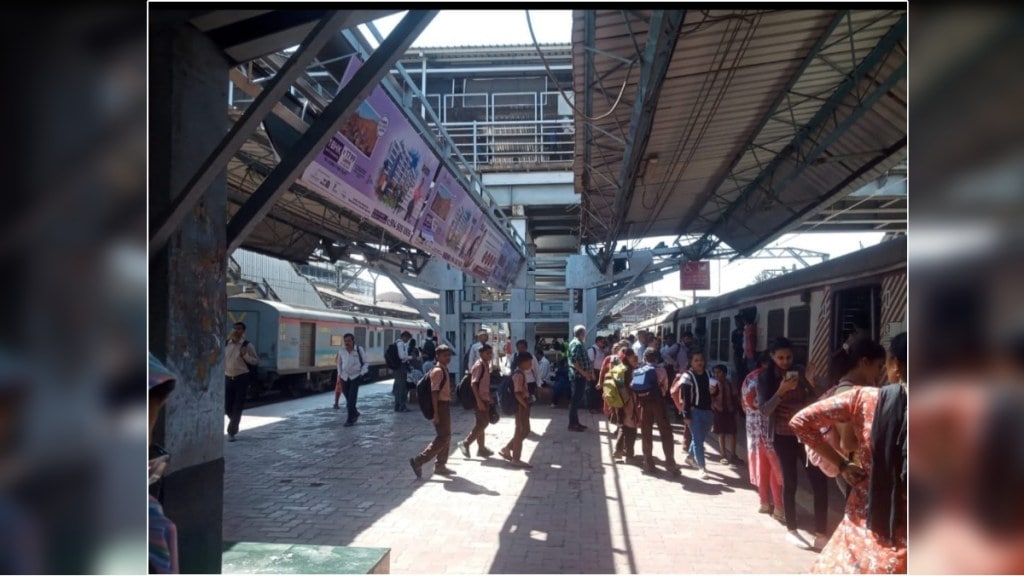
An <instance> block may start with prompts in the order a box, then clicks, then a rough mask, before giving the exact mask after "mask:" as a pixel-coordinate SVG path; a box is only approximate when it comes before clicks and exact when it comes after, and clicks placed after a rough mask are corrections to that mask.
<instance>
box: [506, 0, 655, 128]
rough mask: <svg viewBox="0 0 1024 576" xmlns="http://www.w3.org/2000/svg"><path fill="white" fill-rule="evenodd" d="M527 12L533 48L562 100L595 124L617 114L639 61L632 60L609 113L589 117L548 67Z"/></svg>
mask: <svg viewBox="0 0 1024 576" xmlns="http://www.w3.org/2000/svg"><path fill="white" fill-rule="evenodd" d="M525 12H526V25H527V27H528V28H529V29H530V39H531V40H533V47H534V48H535V49H536V50H537V54H539V55H540V59H541V62H543V63H544V69H545V70H547V73H548V77H549V78H551V81H552V82H553V83H554V85H555V88H557V89H558V93H559V94H560V95H561V96H562V99H563V100H565V103H566V104H568V105H569V107H570V108H572V109H573V111H574V112H576V114H579V116H580V117H581V118H583V119H584V120H588V121H590V122H594V121H596V120H603V119H605V118H607V117H608V116H611V115H612V113H613V112H615V109H616V108H618V106H619V102H621V101H622V95H623V94H624V93H625V92H626V86H627V85H628V84H629V75H630V73H631V72H632V71H633V66H634V65H636V61H637V59H636V58H633V59H632V60H630V62H629V68H627V69H626V78H625V79H624V80H623V81H622V87H621V88H619V95H618V96H617V97H616V98H615V102H614V103H613V104H612V107H611V108H610V109H609V110H608V111H607V112H605V113H604V114H602V115H600V116H596V117H593V118H592V117H590V116H587V115H586V114H584V113H583V112H580V110H579V108H577V107H576V105H575V104H574V103H573V101H572V100H570V99H569V97H568V96H566V95H565V90H564V89H562V84H561V83H560V82H559V81H558V79H557V78H555V73H554V72H552V70H551V66H550V65H548V59H547V58H546V57H545V56H544V51H543V50H541V49H540V44H539V43H538V42H537V36H536V35H535V34H534V33H533V21H532V20H530V11H529V10H526V11H525ZM588 88H589V87H588Z"/></svg>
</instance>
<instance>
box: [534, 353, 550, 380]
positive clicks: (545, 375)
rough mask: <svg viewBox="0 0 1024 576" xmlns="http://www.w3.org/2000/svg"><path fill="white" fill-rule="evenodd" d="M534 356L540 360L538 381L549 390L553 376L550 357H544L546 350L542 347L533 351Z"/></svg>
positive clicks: (538, 363)
mask: <svg viewBox="0 0 1024 576" xmlns="http://www.w3.org/2000/svg"><path fill="white" fill-rule="evenodd" d="M533 356H534V357H535V358H538V359H539V360H538V361H537V374H538V379H539V380H538V381H539V383H540V385H541V386H542V387H545V388H547V387H548V386H550V384H549V381H550V380H551V376H552V374H551V361H550V360H548V357H547V356H546V355H544V350H543V348H541V347H540V346H538V347H537V348H536V349H535V350H534V351H533Z"/></svg>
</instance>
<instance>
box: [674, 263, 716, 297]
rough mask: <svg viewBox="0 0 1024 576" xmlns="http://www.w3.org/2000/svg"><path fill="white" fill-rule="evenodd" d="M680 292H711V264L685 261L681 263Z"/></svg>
mask: <svg viewBox="0 0 1024 576" xmlns="http://www.w3.org/2000/svg"><path fill="white" fill-rule="evenodd" d="M679 266H680V270H679V289H680V290H711V263H710V262H708V261H707V260H701V261H699V262H693V261H683V262H681V263H680V265H679Z"/></svg>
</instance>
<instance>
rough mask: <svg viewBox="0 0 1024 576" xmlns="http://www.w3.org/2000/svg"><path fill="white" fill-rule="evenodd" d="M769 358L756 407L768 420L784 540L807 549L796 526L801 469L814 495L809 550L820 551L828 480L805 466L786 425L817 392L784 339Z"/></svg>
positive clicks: (824, 536) (760, 379)
mask: <svg viewBox="0 0 1024 576" xmlns="http://www.w3.org/2000/svg"><path fill="white" fill-rule="evenodd" d="M771 356H772V363H771V364H770V365H769V366H768V367H767V368H766V369H765V370H763V371H762V372H761V374H759V375H758V379H757V405H758V406H759V407H760V411H761V415H762V417H765V418H767V419H768V427H767V430H766V432H767V433H768V434H769V436H770V441H771V443H772V445H773V446H774V448H775V453H776V454H777V455H778V457H779V463H780V465H781V467H782V503H783V506H784V508H785V522H786V529H787V530H789V534H788V535H787V537H786V539H787V540H789V542H791V543H792V544H795V545H797V546H803V547H807V546H808V543H807V541H806V540H804V539H803V537H801V536H800V534H799V532H797V524H796V488H797V483H796V477H797V468H798V467H803V468H804V470H805V471H806V474H807V480H808V481H809V482H810V484H811V490H812V492H813V493H814V544H813V547H814V548H816V549H818V550H820V549H821V548H823V547H824V546H825V544H826V543H827V542H828V535H827V534H826V531H827V530H828V526H827V524H828V480H827V477H826V476H825V474H824V473H823V472H822V471H821V470H819V469H818V468H817V467H816V466H808V465H807V463H806V453H805V452H804V450H803V449H802V448H801V447H800V443H799V441H798V440H797V437H796V434H795V432H794V431H793V429H792V428H790V426H789V420H790V418H792V417H793V416H794V415H796V413H797V412H799V411H800V410H802V409H803V408H805V407H807V406H809V405H810V404H811V403H813V402H814V401H815V400H816V399H817V398H818V396H819V395H820V393H819V391H817V390H815V388H814V387H813V386H812V385H811V384H810V383H809V382H808V381H807V379H806V378H804V377H803V375H801V373H800V371H799V370H798V369H797V368H796V367H795V366H794V365H793V345H792V343H790V341H789V340H788V339H786V338H779V339H777V340H776V341H775V342H774V343H773V345H772V347H771Z"/></svg>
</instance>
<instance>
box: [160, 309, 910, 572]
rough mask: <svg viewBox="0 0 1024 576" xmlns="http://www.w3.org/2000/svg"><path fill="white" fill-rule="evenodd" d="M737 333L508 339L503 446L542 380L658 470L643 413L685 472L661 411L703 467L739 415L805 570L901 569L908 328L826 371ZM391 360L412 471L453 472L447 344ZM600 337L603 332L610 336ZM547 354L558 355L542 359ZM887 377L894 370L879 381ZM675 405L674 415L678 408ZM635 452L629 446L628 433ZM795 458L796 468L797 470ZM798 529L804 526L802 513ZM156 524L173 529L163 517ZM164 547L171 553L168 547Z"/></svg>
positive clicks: (481, 392)
mask: <svg viewBox="0 0 1024 576" xmlns="http://www.w3.org/2000/svg"><path fill="white" fill-rule="evenodd" d="M736 321H737V324H736V330H735V331H734V332H733V335H732V344H733V352H734V358H733V359H734V365H733V367H732V370H730V367H729V366H727V365H726V364H716V365H714V366H708V363H707V358H706V356H705V354H704V352H703V351H702V350H701V349H700V348H699V346H698V345H697V344H696V343H695V340H694V337H693V335H692V334H690V333H685V334H683V335H682V337H681V338H680V339H678V340H677V339H676V338H675V337H674V336H673V335H666V336H665V337H664V339H661V338H657V337H655V336H654V335H652V334H649V333H644V332H641V333H638V334H636V335H635V337H632V336H631V337H629V338H627V339H622V340H618V341H614V340H613V341H612V342H613V343H612V342H609V340H608V339H607V338H606V337H603V336H601V337H598V338H595V339H594V340H593V341H592V343H590V344H589V345H588V338H587V331H586V329H585V327H583V326H576V327H575V328H574V330H573V338H572V339H571V340H570V341H568V342H565V343H563V342H561V341H558V340H555V341H553V342H542V341H539V340H538V342H537V343H536V346H535V348H534V351H533V353H531V352H530V351H529V350H528V343H527V341H525V340H519V341H517V342H516V343H515V350H514V352H513V351H512V350H511V346H509V350H508V351H507V352H506V353H505V358H507V360H508V369H509V372H510V374H508V376H506V377H507V378H509V379H510V382H511V387H510V389H511V391H512V394H513V395H514V403H515V410H514V421H515V426H514V432H513V434H512V437H511V438H510V439H509V440H508V442H507V443H506V444H505V445H504V446H503V447H502V448H501V449H499V450H498V451H497V452H498V455H499V456H500V457H501V458H504V459H505V460H507V461H508V462H509V463H510V464H511V465H514V466H517V467H523V468H528V467H530V465H529V464H528V463H527V462H525V461H524V459H523V442H524V440H525V439H526V438H527V437H528V436H529V435H530V413H531V409H532V406H533V404H534V403H535V402H536V401H537V397H538V392H539V389H540V388H541V387H545V388H547V387H550V388H551V406H552V407H561V400H562V399H563V398H568V399H569V403H568V417H567V423H566V424H567V429H568V430H569V431H570V432H586V431H587V426H586V425H584V424H583V423H582V422H581V421H580V418H579V411H580V410H581V409H585V410H589V411H591V412H592V413H599V412H603V413H604V414H605V415H607V417H608V419H609V422H610V423H611V424H612V425H614V426H616V427H617V429H616V431H615V450H614V459H615V461H616V462H617V463H626V462H629V463H633V464H636V465H639V466H641V467H642V469H643V472H644V473H645V474H654V473H655V472H656V469H655V462H656V460H655V458H654V454H653V452H654V447H653V444H654V442H653V434H654V428H655V427H657V429H658V435H659V438H660V441H661V445H662V462H663V463H664V467H665V469H666V471H667V472H668V473H669V474H670V475H671V476H680V475H681V472H680V467H679V466H678V465H677V464H676V454H675V440H674V436H675V434H676V432H674V431H673V427H672V423H671V421H672V416H674V417H675V418H676V419H677V420H679V419H681V420H682V426H681V428H682V430H681V432H682V436H683V438H682V440H683V442H682V444H683V450H682V454H683V455H685V460H684V464H685V465H686V466H689V467H692V468H693V469H694V470H695V472H696V474H697V476H698V478H700V479H702V480H704V481H710V476H709V474H708V471H707V466H708V460H709V458H708V453H707V451H706V450H705V445H706V443H707V441H708V439H709V435H710V433H712V432H713V433H714V434H715V436H716V438H717V443H718V454H719V458H720V459H719V460H718V462H719V463H720V464H721V465H724V466H730V467H737V466H739V465H741V464H743V459H742V458H741V457H740V455H739V454H738V453H737V448H736V446H737V432H738V428H739V426H738V422H739V421H740V420H743V421H745V432H746V434H745V436H746V447H747V456H746V468H747V471H748V474H749V479H750V482H751V484H752V485H754V486H755V487H756V488H757V492H758V496H759V500H760V504H759V507H758V510H757V511H758V512H759V513H763V514H770V515H772V516H773V517H774V518H775V519H776V520H778V521H779V522H780V523H782V524H784V525H785V527H786V529H787V534H786V539H787V540H789V541H790V542H792V543H793V544H795V545H798V546H803V547H807V548H813V549H817V550H820V551H821V554H820V555H819V557H818V559H817V561H816V563H815V565H814V566H813V567H812V570H813V571H815V572H842V571H853V572H884V573H898V572H905V571H906V518H905V498H906V456H907V454H906V386H907V384H906V382H907V369H906V366H907V364H906V346H907V339H906V334H901V335H899V336H897V337H895V338H893V340H892V344H891V349H890V350H889V351H888V354H887V353H886V352H887V351H886V350H885V349H883V348H882V347H881V346H880V345H879V344H878V343H875V342H873V341H871V340H869V339H867V338H865V337H864V336H863V335H862V334H853V335H851V336H850V338H849V339H848V340H847V341H846V343H844V344H843V345H842V347H841V349H840V350H839V351H838V352H837V353H836V355H835V356H834V357H833V358H832V360H831V364H830V366H828V367H827V369H826V370H820V371H819V370H818V369H817V367H815V366H813V365H809V366H806V367H802V366H797V365H796V363H795V350H794V346H793V344H792V343H791V342H789V341H788V340H787V339H785V338H779V339H777V340H776V341H775V342H773V343H772V344H771V346H770V347H769V349H768V350H767V351H765V352H761V353H757V352H754V351H753V350H752V348H753V344H754V343H755V342H756V333H755V334H752V333H751V332H752V330H751V325H752V323H751V322H748V321H747V320H746V319H745V318H744V317H743V316H737V318H736ZM244 337H245V325H244V324H241V323H238V324H236V325H235V327H234V330H233V332H232V334H231V336H230V338H229V339H228V341H227V342H226V345H225V347H226V368H225V372H226V374H225V376H226V378H225V386H226V403H225V412H226V414H227V415H228V417H229V419H230V423H229V427H228V434H229V439H230V440H233V439H234V437H235V435H236V434H237V433H238V420H239V418H240V414H241V410H240V407H241V400H242V399H244V393H245V391H244V386H241V385H240V384H239V382H243V381H245V378H246V376H247V371H248V370H250V369H251V368H250V364H251V363H252V361H253V360H254V357H255V351H254V350H253V349H252V345H251V344H250V343H249V342H248V341H246V340H245V339H244ZM489 338H490V335H489V333H488V332H487V331H480V332H479V333H478V334H477V339H476V341H475V342H474V344H473V345H472V346H471V347H470V348H469V350H467V352H466V354H465V356H464V363H465V366H466V372H467V374H468V375H469V381H470V384H471V389H472V393H473V400H474V403H475V420H474V425H473V427H472V429H471V431H469V433H468V434H467V436H466V437H465V438H464V439H462V440H460V441H457V442H456V444H457V449H458V450H459V451H460V452H461V453H462V455H463V456H464V457H465V458H470V457H471V449H472V447H473V445H474V444H476V456H478V457H482V458H488V457H490V456H492V455H493V454H494V452H492V451H491V450H490V449H489V448H487V446H486V445H485V439H486V430H487V428H488V426H489V424H490V423H491V422H492V421H494V419H495V417H496V407H495V403H496V402H495V401H496V398H495V390H496V387H497V386H498V385H499V382H498V381H497V380H503V378H502V373H501V371H500V369H499V367H498V365H497V363H496V359H495V350H494V348H493V347H492V346H491V344H490V343H489ZM395 344H396V346H397V348H398V356H399V361H400V364H401V366H400V367H399V368H397V369H394V370H393V373H394V374H395V380H394V384H393V389H392V396H393V400H394V410H395V411H397V412H405V411H408V410H409V409H408V407H407V403H408V402H409V401H410V397H409V394H410V388H411V386H409V383H410V382H412V378H413V377H416V378H418V376H419V375H420V374H427V375H429V378H430V389H431V398H430V401H431V404H432V406H433V408H434V416H433V419H432V423H433V425H434V428H435V437H434V439H433V440H432V441H431V442H430V444H428V445H427V447H426V448H425V449H424V450H423V451H422V452H421V453H420V454H418V455H417V456H415V457H413V458H411V459H410V460H409V464H410V467H411V468H412V470H413V472H414V473H415V475H416V477H417V478H419V477H421V476H422V469H423V466H424V465H425V464H427V463H429V462H430V461H435V464H434V469H433V472H434V473H436V474H441V475H452V474H455V472H454V471H453V470H452V469H451V468H449V467H448V466H447V461H448V456H449V453H450V451H451V446H450V444H451V436H452V422H451V414H450V405H451V399H452V394H453V385H452V379H453V378H452V373H451V371H450V364H451V360H452V355H453V351H452V349H451V348H450V347H448V346H447V345H443V344H441V345H438V344H437V342H436V339H435V338H434V335H433V331H430V332H428V335H427V338H426V340H425V341H424V343H423V345H422V347H417V346H416V343H415V341H412V340H411V337H410V334H409V333H408V332H404V333H402V334H401V336H400V337H399V339H398V340H397V341H396V343H395ZM609 344H611V345H610V346H609ZM549 356H551V357H553V359H554V363H553V364H552V362H551V361H550V359H549ZM337 369H338V371H337V374H338V377H337V382H336V387H335V394H334V408H336V409H338V408H340V406H339V400H340V398H341V396H342V395H344V397H345V402H346V409H347V418H346V420H345V423H344V426H346V427H347V426H352V425H354V424H355V423H356V422H357V421H358V419H359V416H360V412H359V411H358V409H357V401H358V389H359V385H360V384H361V383H362V382H363V381H364V379H365V377H366V374H367V372H368V366H367V363H366V361H365V352H364V351H363V350H362V348H361V347H359V346H355V343H354V337H353V336H352V335H351V334H346V335H345V336H344V337H343V346H342V348H341V349H340V350H339V352H338V355H337ZM885 381H888V382H889V385H887V386H883V384H884V383H885ZM673 413H674V415H673ZM638 436H639V438H640V440H641V452H640V454H639V455H638V454H637V453H636V450H635V443H636V440H637V437H638ZM801 468H803V472H802V473H801V472H800V469H801ZM801 475H803V476H804V477H805V478H806V481H807V483H808V485H809V487H810V489H811V493H812V495H813V511H814V524H813V539H810V540H807V539H804V537H803V536H801V534H800V531H799V528H800V526H799V525H798V521H797V513H796V492H797V488H798V485H799V482H800V480H799V477H800V476H801ZM830 478H834V479H835V482H836V483H837V484H838V486H839V489H840V490H841V491H842V493H843V494H844V495H846V512H845V515H844V517H843V521H842V523H841V524H840V525H839V527H838V528H837V529H836V530H835V531H833V532H831V533H830V532H829V530H828V483H829V482H830V481H831V480H830ZM805 528H806V527H805ZM167 534H170V535H173V530H172V529H168V530H167ZM163 562H167V561H166V560H163Z"/></svg>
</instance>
